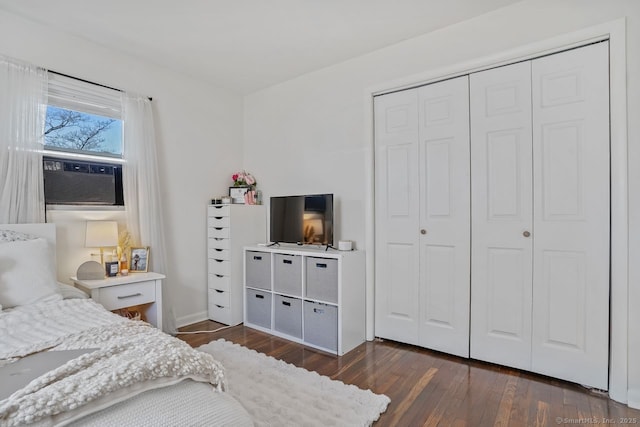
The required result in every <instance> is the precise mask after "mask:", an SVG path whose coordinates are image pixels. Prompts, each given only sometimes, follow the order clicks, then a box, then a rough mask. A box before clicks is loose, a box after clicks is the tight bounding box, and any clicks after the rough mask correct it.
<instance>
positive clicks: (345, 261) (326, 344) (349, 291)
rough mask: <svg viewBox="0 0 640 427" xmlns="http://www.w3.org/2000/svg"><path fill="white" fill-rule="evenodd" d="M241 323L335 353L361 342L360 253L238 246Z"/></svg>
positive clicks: (362, 285) (362, 291) (362, 282)
mask: <svg viewBox="0 0 640 427" xmlns="http://www.w3.org/2000/svg"><path fill="white" fill-rule="evenodd" d="M244 261H245V263H244V273H245V274H244V284H245V288H244V289H245V293H244V297H245V298H244V299H245V310H244V324H245V325H246V326H249V327H251V328H255V329H258V330H261V331H263V332H268V333H270V334H273V335H277V336H279V337H282V338H286V339H289V340H292V341H295V342H299V343H302V344H305V345H308V346H310V347H314V348H317V349H320V350H324V351H327V352H330V353H335V354H337V355H343V354H344V353H346V352H348V351H350V350H352V349H353V348H355V347H356V346H358V345H359V344H361V343H363V342H364V341H365V256H364V252H363V251H349V252H340V251H336V250H332V249H330V250H328V251H325V250H324V248H323V249H313V248H301V249H298V248H295V247H293V248H288V247H275V248H271V247H264V246H249V247H245V248H244Z"/></svg>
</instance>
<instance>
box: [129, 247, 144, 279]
mask: <svg viewBox="0 0 640 427" xmlns="http://www.w3.org/2000/svg"><path fill="white" fill-rule="evenodd" d="M147 271H149V246H141V247H138V248H131V256H130V257H129V273H146V272H147Z"/></svg>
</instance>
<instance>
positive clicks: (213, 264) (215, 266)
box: [209, 259, 231, 276]
mask: <svg viewBox="0 0 640 427" xmlns="http://www.w3.org/2000/svg"><path fill="white" fill-rule="evenodd" d="M209 274H221V275H223V276H229V275H230V274H231V261H224V260H217V259H210V260H209Z"/></svg>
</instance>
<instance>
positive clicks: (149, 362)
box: [0, 224, 253, 426]
mask: <svg viewBox="0 0 640 427" xmlns="http://www.w3.org/2000/svg"><path fill="white" fill-rule="evenodd" d="M55 241H56V230H55V225H53V224H22V225H0V374H1V373H2V370H4V372H5V375H14V374H13V373H12V374H7V372H8V371H9V370H10V369H11V368H13V370H14V371H16V372H19V373H22V372H23V371H24V372H26V371H28V370H29V369H22V368H20V369H15V368H16V367H18V366H20V367H21V366H23V365H24V364H28V363H29V362H32V363H36V362H33V361H34V360H35V358H36V357H37V358H38V362H37V363H36V365H37V367H39V368H40V369H41V368H42V367H43V366H45V367H47V366H48V365H47V364H48V363H53V364H52V366H51V369H49V368H48V367H47V368H45V370H46V372H44V373H42V374H38V375H37V376H36V377H35V378H32V379H28V383H27V384H23V385H20V386H19V388H18V389H15V390H14V389H10V390H9V391H6V392H5V395H2V394H0V426H15V425H33V426H54V425H56V426H57V425H72V426H92V425H95V426H109V425H113V426H116V425H117V426H121V425H136V426H160V425H203V426H204V425H206V426H215V425H234V426H244V425H253V423H252V420H251V418H250V416H249V414H248V413H247V412H246V410H245V409H244V408H243V407H242V405H240V403H239V402H238V401H236V400H235V399H234V398H232V397H231V396H230V395H229V394H228V393H226V392H225V377H224V367H223V366H222V365H221V364H220V363H218V362H217V361H216V360H214V359H213V357H212V356H211V355H209V354H207V353H204V352H199V351H197V350H194V349H192V348H191V347H189V346H188V345H187V344H186V343H184V342H183V341H181V340H178V339H177V338H174V337H171V336H169V335H167V334H165V333H163V332H161V331H159V330H158V329H156V328H154V327H152V326H151V325H149V324H147V323H145V322H141V321H135V320H129V319H125V318H124V317H120V316H118V315H116V314H114V313H111V312H109V311H107V310H105V309H104V308H103V307H102V306H100V305H99V304H97V303H95V302H93V301H92V300H91V299H88V298H86V295H84V294H83V293H82V292H78V290H76V289H74V288H73V287H69V286H68V285H63V284H59V283H58V282H56V275H55V265H56V263H55ZM59 357H62V358H63V362H61V364H60V363H59V362H51V360H52V359H54V358H59ZM64 358H68V360H66V359H64ZM40 360H43V362H40ZM14 364H16V365H14ZM36 371H37V369H36ZM0 378H2V376H1V375H0ZM5 378H8V377H5ZM5 383H7V381H5ZM5 385H6V384H5ZM1 386H2V384H0V392H1V391H2V387H1Z"/></svg>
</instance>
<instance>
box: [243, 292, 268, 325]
mask: <svg viewBox="0 0 640 427" xmlns="http://www.w3.org/2000/svg"><path fill="white" fill-rule="evenodd" d="M247 322H249V323H252V324H254V325H257V326H262V327H263V328H268V329H271V294H270V293H269V292H263V291H258V290H256V289H248V288H247Z"/></svg>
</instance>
